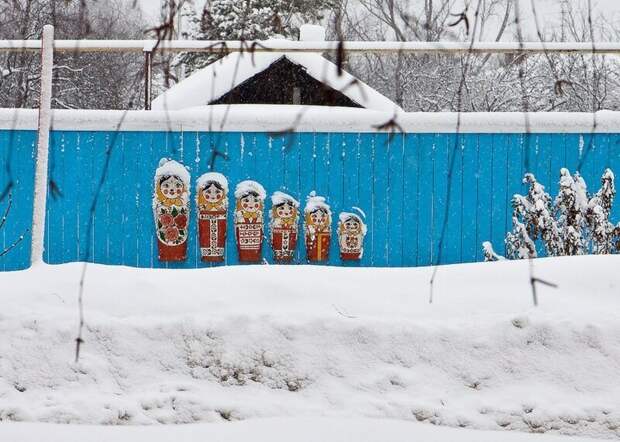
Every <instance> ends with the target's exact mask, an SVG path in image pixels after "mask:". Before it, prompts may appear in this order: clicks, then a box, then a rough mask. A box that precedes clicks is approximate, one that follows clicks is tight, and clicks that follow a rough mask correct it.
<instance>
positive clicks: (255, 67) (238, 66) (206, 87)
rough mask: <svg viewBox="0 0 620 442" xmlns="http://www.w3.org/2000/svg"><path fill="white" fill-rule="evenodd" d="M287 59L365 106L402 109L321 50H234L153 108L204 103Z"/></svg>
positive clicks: (392, 109)
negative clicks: (315, 51) (319, 51)
mask: <svg viewBox="0 0 620 442" xmlns="http://www.w3.org/2000/svg"><path fill="white" fill-rule="evenodd" d="M282 58H286V59H288V60H289V61H290V62H292V63H294V64H296V65H300V66H302V67H303V68H304V69H305V70H306V73H307V74H308V75H310V76H311V77H313V78H314V79H316V80H318V81H320V82H322V83H323V84H325V85H327V86H329V87H331V88H332V89H335V90H337V91H339V92H341V93H342V94H343V95H345V96H346V97H347V98H349V99H350V100H352V101H354V102H355V103H357V104H359V105H360V106H362V107H364V108H366V109H373V110H380V111H388V112H394V111H400V110H401V109H400V107H399V106H398V105H396V104H395V103H394V102H393V101H392V100H390V99H389V98H387V97H385V96H383V95H382V94H380V93H379V92H377V91H376V90H374V89H373V88H371V87H370V86H368V85H367V84H365V83H363V82H362V81H360V80H359V79H357V78H355V77H354V76H353V75H351V74H349V73H348V72H345V71H341V72H340V74H339V73H338V67H337V66H336V65H335V64H334V63H332V62H330V61H329V60H327V59H326V58H324V57H323V56H322V55H321V54H318V53H290V52H286V53H285V52H256V53H254V54H250V53H247V52H244V53H240V52H235V53H232V54H229V55H227V56H226V57H224V58H222V59H221V60H218V61H216V62H215V63H212V64H210V65H209V66H207V67H205V68H203V69H201V70H199V71H197V72H195V73H194V74H193V75H191V76H189V77H188V78H186V79H185V80H183V81H181V82H179V83H177V84H176V85H174V86H173V87H171V88H170V89H168V90H167V91H166V92H164V93H163V94H161V95H160V96H158V97H157V98H156V99H155V100H153V103H152V105H151V108H152V109H153V110H180V109H186V108H190V107H196V106H205V105H208V104H209V103H212V102H213V101H215V100H217V99H219V98H221V97H222V96H224V95H225V94H227V93H228V92H230V91H231V90H233V89H234V88H236V87H237V86H239V85H241V84H242V83H243V82H245V81H247V80H249V79H250V78H252V77H254V76H255V75H257V74H259V73H261V72H263V71H264V70H265V69H267V68H268V67H269V66H271V65H272V64H274V63H275V62H277V61H278V60H280V59H282Z"/></svg>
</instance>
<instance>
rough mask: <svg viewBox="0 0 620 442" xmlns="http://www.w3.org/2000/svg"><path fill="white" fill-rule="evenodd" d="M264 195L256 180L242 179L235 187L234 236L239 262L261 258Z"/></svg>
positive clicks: (256, 260)
mask: <svg viewBox="0 0 620 442" xmlns="http://www.w3.org/2000/svg"><path fill="white" fill-rule="evenodd" d="M265 197H266V193H265V189H264V187H263V186H261V185H260V184H259V183H257V182H256V181H250V180H247V181H242V182H240V183H239V184H237V187H236V189H235V199H236V205H235V236H236V238H237V250H238V252H239V261H241V262H259V261H260V260H261V256H262V248H263V209H264V202H265Z"/></svg>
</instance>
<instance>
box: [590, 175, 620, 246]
mask: <svg viewBox="0 0 620 442" xmlns="http://www.w3.org/2000/svg"><path fill="white" fill-rule="evenodd" d="M614 180H615V178H614V174H613V172H612V171H611V170H610V169H607V170H605V173H604V174H603V176H602V178H601V189H600V190H599V191H598V192H597V193H596V194H595V195H594V196H593V197H592V198H591V199H590V201H589V202H588V208H587V211H586V220H587V224H588V228H589V230H590V235H591V238H592V248H593V252H594V253H596V254H607V253H612V251H613V250H614V248H615V244H614V237H615V236H617V234H616V233H615V232H616V229H617V227H616V226H614V225H613V224H612V223H611V222H610V221H609V215H610V214H611V208H612V204H613V199H614V197H615V196H616V187H615V183H614ZM618 227H620V225H619V226H618Z"/></svg>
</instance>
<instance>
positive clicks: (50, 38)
mask: <svg viewBox="0 0 620 442" xmlns="http://www.w3.org/2000/svg"><path fill="white" fill-rule="evenodd" d="M53 65H54V27H53V26H51V25H45V26H43V36H42V42H41V93H40V98H39V123H38V135H37V137H38V140H37V156H36V159H35V175H34V207H33V210H32V243H31V249H30V263H31V265H34V264H37V263H40V262H43V241H44V235H45V211H46V203H47V181H48V175H47V174H48V170H47V168H48V154H49V137H50V123H51V116H52V115H51V108H52V69H53Z"/></svg>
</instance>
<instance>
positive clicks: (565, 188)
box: [555, 168, 588, 255]
mask: <svg viewBox="0 0 620 442" xmlns="http://www.w3.org/2000/svg"><path fill="white" fill-rule="evenodd" d="M587 207H588V195H587V189H586V183H585V181H584V180H583V178H582V177H581V176H580V175H579V173H577V174H575V176H571V175H570V172H569V171H568V169H565V168H562V169H561V170H560V192H559V194H558V196H557V198H556V200H555V210H556V213H557V218H558V221H557V222H558V230H559V232H560V236H561V238H562V242H563V246H564V250H563V252H564V253H563V254H564V255H583V254H585V253H586V250H587V236H586V235H587V224H586V216H585V214H586V210H587Z"/></svg>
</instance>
